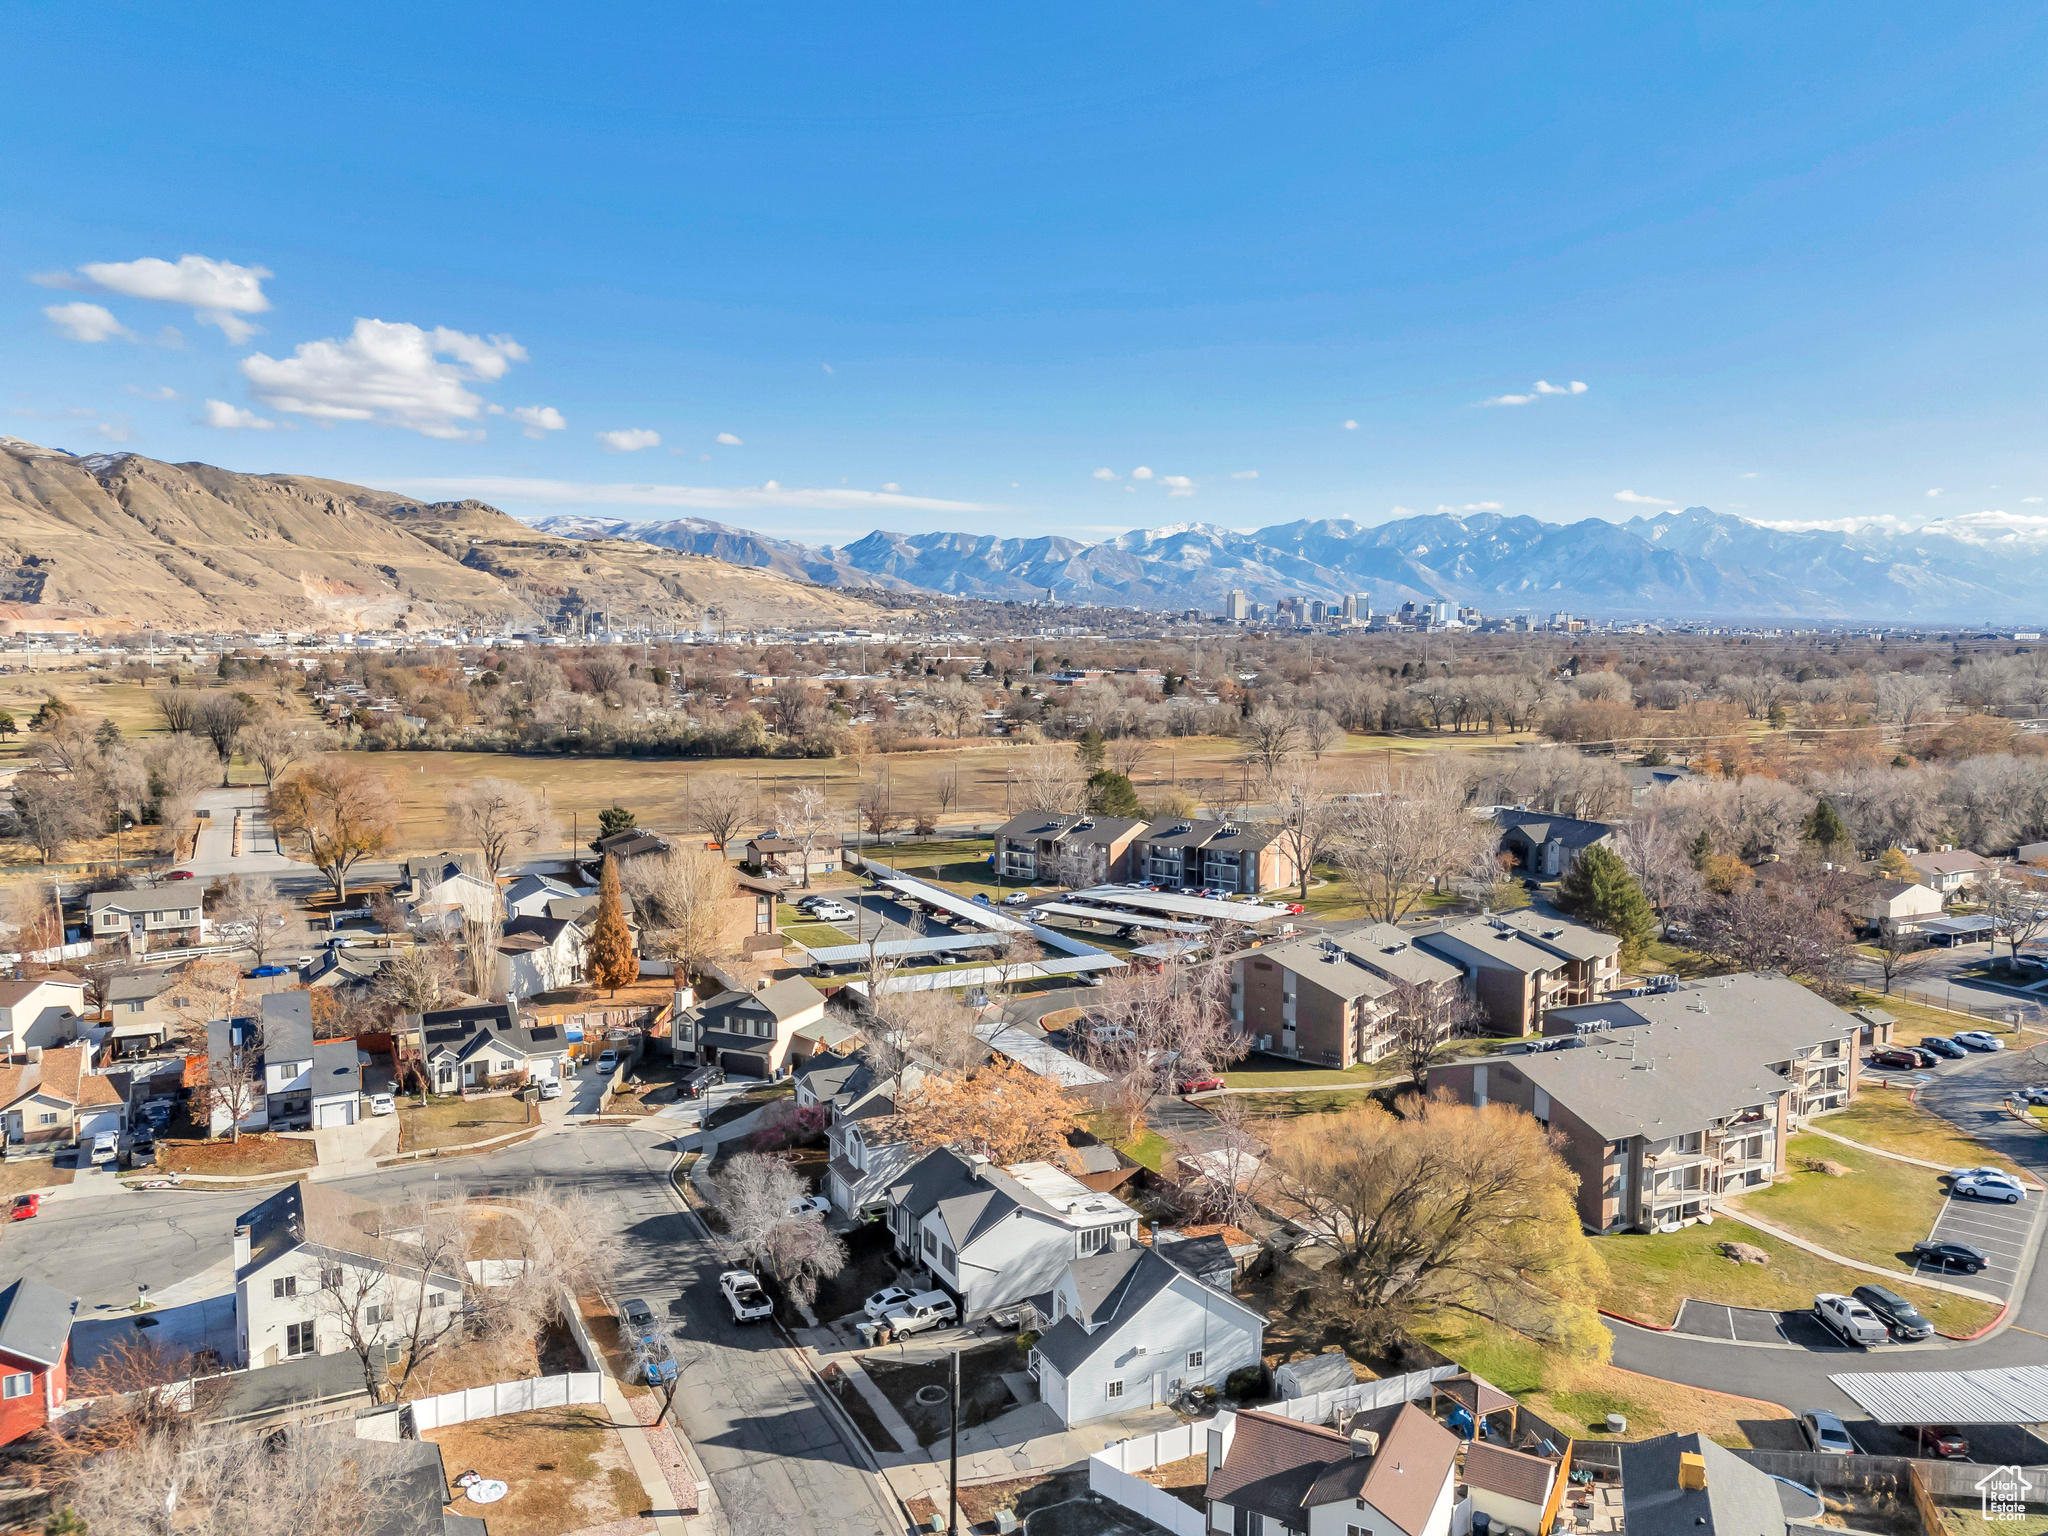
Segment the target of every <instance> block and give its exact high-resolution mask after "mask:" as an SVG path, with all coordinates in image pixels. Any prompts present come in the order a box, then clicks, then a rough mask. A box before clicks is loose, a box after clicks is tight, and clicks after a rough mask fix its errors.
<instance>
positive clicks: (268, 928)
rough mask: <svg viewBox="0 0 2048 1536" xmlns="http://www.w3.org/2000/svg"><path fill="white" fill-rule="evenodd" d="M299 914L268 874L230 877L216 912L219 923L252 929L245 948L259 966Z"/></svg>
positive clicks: (264, 961) (216, 920) (216, 919)
mask: <svg viewBox="0 0 2048 1536" xmlns="http://www.w3.org/2000/svg"><path fill="white" fill-rule="evenodd" d="M297 915H298V908H297V907H296V906H294V905H293V904H292V903H291V902H290V901H288V900H287V899H286V898H284V897H283V896H280V895H279V894H278V891H277V885H276V883H275V882H274V881H272V880H271V879H270V878H269V877H268V876H266V875H254V876H251V877H249V878H247V879H244V878H243V877H242V876H240V875H230V876H229V877H228V880H227V883H226V884H225V885H224V886H223V887H222V888H221V894H220V900H219V902H218V903H217V904H216V906H215V907H214V911H213V917H214V922H215V923H216V924H227V923H237V924H241V925H242V926H244V927H246V928H247V929H248V931H249V933H248V937H247V938H246V939H244V940H243V941H242V947H243V948H244V949H246V950H248V951H249V953H250V955H251V956H253V957H254V959H255V962H256V964H258V965H263V964H265V963H266V962H267V959H268V957H269V955H270V952H271V951H272V950H273V949H274V948H276V946H277V945H278V944H279V943H281V942H282V941H283V939H284V934H285V930H286V929H287V928H289V927H290V926H291V922H292V919H293V918H294V917H296V916H297Z"/></svg>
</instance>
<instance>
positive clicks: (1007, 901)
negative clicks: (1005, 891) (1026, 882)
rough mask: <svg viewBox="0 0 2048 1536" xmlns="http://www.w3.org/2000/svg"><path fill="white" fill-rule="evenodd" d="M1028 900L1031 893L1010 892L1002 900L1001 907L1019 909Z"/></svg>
mask: <svg viewBox="0 0 2048 1536" xmlns="http://www.w3.org/2000/svg"><path fill="white" fill-rule="evenodd" d="M1030 899H1031V893H1030V892H1028V891H1012V892H1010V894H1009V895H1007V896H1005V897H1004V898H1003V905H1004V906H1006V907H1021V906H1023V905H1024V903H1026V902H1027V901H1029V900H1030Z"/></svg>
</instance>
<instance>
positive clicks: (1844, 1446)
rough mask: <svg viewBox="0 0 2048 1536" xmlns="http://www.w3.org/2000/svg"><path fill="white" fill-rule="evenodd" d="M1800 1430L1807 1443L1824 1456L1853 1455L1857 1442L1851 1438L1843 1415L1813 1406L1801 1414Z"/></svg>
mask: <svg viewBox="0 0 2048 1536" xmlns="http://www.w3.org/2000/svg"><path fill="white" fill-rule="evenodd" d="M1799 1432H1800V1433H1801V1434H1803V1435H1804V1436H1806V1443H1807V1444H1808V1445H1809V1446H1811V1447H1812V1448H1813V1449H1814V1450H1816V1451H1818V1452H1819V1453H1820V1454H1821V1455H1823V1456H1853V1455H1855V1454H1856V1442H1855V1441H1854V1440H1851V1439H1850V1438H1849V1426H1848V1425H1846V1424H1844V1423H1843V1422H1842V1419H1841V1415H1839V1414H1834V1413H1829V1412H1828V1411H1827V1409H1825V1408H1812V1409H1809V1410H1807V1411H1806V1412H1805V1413H1802V1414H1801V1415H1799Z"/></svg>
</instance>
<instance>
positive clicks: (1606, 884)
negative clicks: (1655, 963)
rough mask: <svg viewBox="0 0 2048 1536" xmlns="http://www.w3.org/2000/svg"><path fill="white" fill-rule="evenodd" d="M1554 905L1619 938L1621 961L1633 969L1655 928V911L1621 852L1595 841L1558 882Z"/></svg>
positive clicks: (1629, 968) (1624, 966)
mask: <svg viewBox="0 0 2048 1536" xmlns="http://www.w3.org/2000/svg"><path fill="white" fill-rule="evenodd" d="M1557 904H1558V905H1559V906H1560V907H1562V908H1563V909H1564V910H1565V911H1566V912H1569V913H1570V914H1571V915H1572V916H1574V917H1576V918H1578V919H1580V920H1581V921H1583V922H1586V923H1590V924H1592V926H1593V927H1595V928H1599V929H1603V930H1604V931H1606V932H1608V933H1611V934H1613V935H1614V936H1615V937H1616V938H1617V939H1620V940H1621V963H1622V966H1623V968H1624V969H1627V970H1633V969H1635V967H1636V964H1637V963H1638V962H1639V961H1640V960H1641V959H1642V957H1643V946H1644V945H1645V944H1647V943H1649V941H1650V938H1651V936H1652V935H1653V934H1655V933H1656V931H1657V914H1656V912H1655V911H1654V910H1652V908H1651V906H1650V898H1649V897H1647V896H1645V895H1644V894H1643V890H1642V887H1641V886H1639V885H1637V884H1636V882H1635V877H1634V876H1632V875H1631V874H1630V873H1629V872H1628V866H1627V865H1626V864H1624V863H1622V861H1621V855H1620V854H1618V853H1616V852H1615V851H1614V850H1613V849H1612V848H1609V847H1607V846H1606V845H1605V844H1602V843H1595V844H1594V845H1593V846H1592V847H1590V848H1588V849H1587V850H1586V851H1585V852H1584V853H1582V854H1580V855H1579V856H1578V858H1577V859H1576V860H1574V861H1573V863H1572V867H1571V868H1570V869H1569V870H1567V871H1566V872H1565V877H1564V878H1563V879H1562V880H1560V881H1558V883H1557Z"/></svg>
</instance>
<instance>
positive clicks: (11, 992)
mask: <svg viewBox="0 0 2048 1536" xmlns="http://www.w3.org/2000/svg"><path fill="white" fill-rule="evenodd" d="M47 986H57V987H76V988H77V989H79V990H80V991H83V990H84V989H85V983H84V982H82V981H80V980H79V979H78V978H77V977H76V976H68V975H65V974H63V973H61V972H57V971H52V972H51V973H50V974H48V975H47V976H30V977H27V978H26V979H24V980H21V981H14V980H11V979H10V980H7V981H0V1008H12V1007H13V1006H14V1005H15V1004H16V1003H18V1002H20V1001H21V1000H22V999H23V998H26V997H30V996H32V995H33V994H34V993H35V992H36V991H37V989H39V988H41V987H47ZM150 995H151V996H155V994H154V993H151V994H150Z"/></svg>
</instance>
